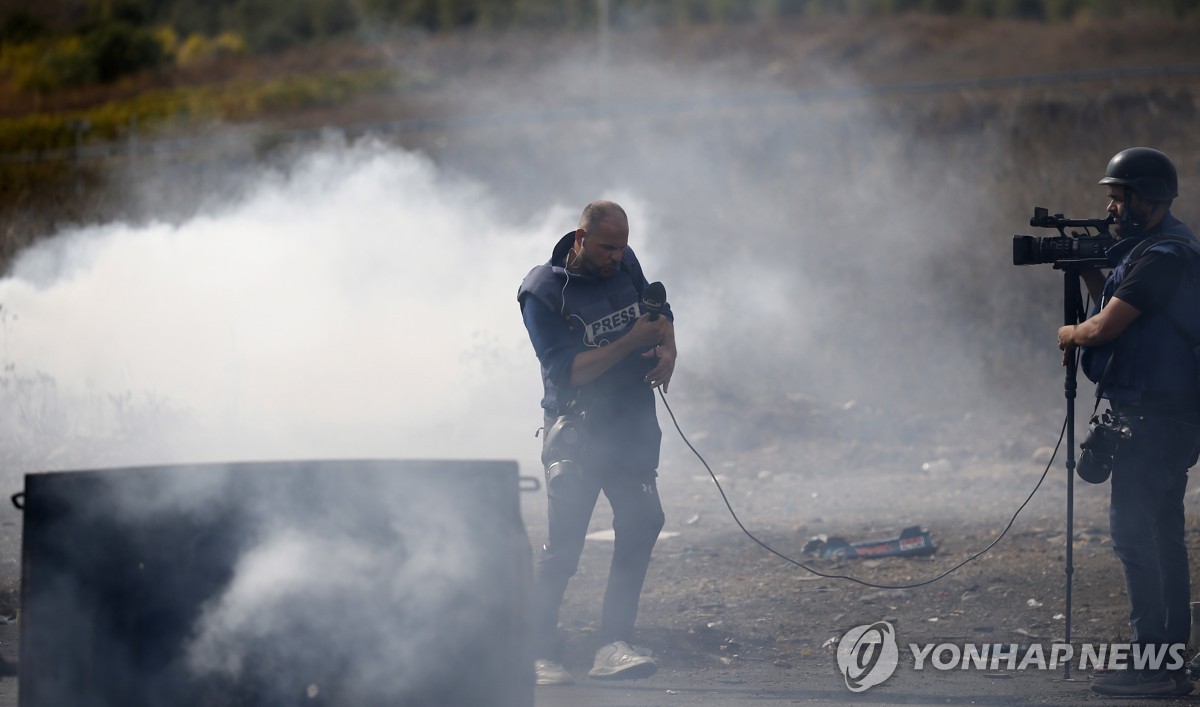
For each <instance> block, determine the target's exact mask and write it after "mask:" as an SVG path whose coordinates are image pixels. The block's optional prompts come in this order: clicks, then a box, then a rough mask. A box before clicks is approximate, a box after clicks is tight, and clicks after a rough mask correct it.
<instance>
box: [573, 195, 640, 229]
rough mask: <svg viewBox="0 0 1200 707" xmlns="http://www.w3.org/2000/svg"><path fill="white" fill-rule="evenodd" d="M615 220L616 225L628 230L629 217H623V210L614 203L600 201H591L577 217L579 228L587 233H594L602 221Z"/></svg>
mask: <svg viewBox="0 0 1200 707" xmlns="http://www.w3.org/2000/svg"><path fill="white" fill-rule="evenodd" d="M608 220H616V221H618V222H619V223H618V225H620V226H624V227H625V228H626V229H628V228H629V217H628V216H626V215H625V209H622V208H621V205H620V204H618V203H617V202H615V201H607V200H604V199H600V200H597V201H593V202H592V203H590V204H588V205H587V206H585V207H583V214H582V215H580V217H579V228H581V229H582V230H584V231H586V232H587V233H594V232H595V230H596V227H597V226H598V225H600V223H601V222H603V221H608Z"/></svg>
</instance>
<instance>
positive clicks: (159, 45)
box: [0, 0, 1200, 95]
mask: <svg viewBox="0 0 1200 707" xmlns="http://www.w3.org/2000/svg"><path fill="white" fill-rule="evenodd" d="M76 5H77V3H69V2H68V1H67V0H53V1H50V2H46V3H43V4H42V5H41V6H39V7H40V8H41V9H39V10H38V12H41V13H44V15H45V17H42V16H39V15H37V14H34V13H32V12H29V11H25V10H20V11H14V12H11V13H9V14H8V15H7V16H5V17H2V18H0V79H7V80H9V81H11V82H12V84H13V86H14V87H15V88H17V89H18V90H19V91H22V92H25V93H31V94H38V95H44V94H48V93H52V92H55V91H58V90H61V89H64V88H72V87H77V86H82V85H88V84H95V83H106V82H111V81H114V80H116V79H118V78H120V77H122V76H126V75H129V74H134V73H137V72H141V71H145V70H153V69H160V68H163V67H166V66H169V65H171V64H176V63H177V64H180V65H185V66H186V65H194V64H196V63H198V62H202V61H206V60H209V59H211V58H214V57H219V56H226V55H231V54H241V53H246V52H253V53H256V54H270V53H273V52H278V51H281V50H283V49H287V48H289V47H292V46H294V45H297V44H301V43H308V42H315V41H323V40H327V39H331V38H335V37H341V36H345V35H348V34H349V33H352V32H354V31H355V30H357V29H358V28H359V27H361V26H363V25H370V26H372V27H376V26H385V27H387V26H391V27H408V28H418V29H422V30H425V31H431V32H451V31H464V30H480V31H489V30H492V31H494V30H504V29H510V28H514V27H528V28H554V29H578V28H582V27H588V26H593V25H594V24H595V23H596V22H597V21H598V19H599V15H600V13H601V12H602V8H603V7H607V8H608V17H609V21H610V22H612V23H613V25H614V26H617V27H621V26H631V25H640V24H646V23H653V24H657V25H660V26H667V25H681V24H709V23H737V22H752V21H764V20H766V21H772V20H778V19H782V18H788V17H808V16H821V15H855V16H886V15H894V14H900V13H936V14H947V15H975V16H981V17H995V18H1023V19H1033V20H1044V21H1061V20H1069V19H1071V18H1074V17H1076V16H1079V15H1081V14H1088V15H1092V16H1099V17H1110V16H1118V15H1121V14H1123V13H1125V12H1130V11H1136V12H1141V13H1158V14H1163V13H1165V14H1169V15H1172V16H1175V17H1181V18H1182V17H1186V16H1189V15H1195V14H1198V13H1200V0H1146V1H1144V2H1131V1H1130V0H607V2H606V1H605V0H356V1H355V2H352V1H351V0H205V1H203V2H195V1H194V0H90V2H89V3H87V5H86V10H85V11H83V12H82V13H80V12H71V11H70V10H71V8H73V7H75V6H76ZM63 17H67V18H71V19H69V20H65V21H64V20H63V19H62V18H63ZM56 23H57V26H56Z"/></svg>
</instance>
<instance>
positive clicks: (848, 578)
mask: <svg viewBox="0 0 1200 707" xmlns="http://www.w3.org/2000/svg"><path fill="white" fill-rule="evenodd" d="M658 396H659V397H660V398H662V401H663V405H665V406H666V408H667V414H669V415H670V416H671V422H672V423H673V424H674V425H675V430H676V431H677V432H679V437H680V438H681V439H683V443H684V444H686V445H687V447H688V449H690V450H692V454H695V455H696V458H697V459H699V460H700V463H701V464H703V465H704V468H705V470H706V471H708V475H709V476H711V477H712V480H713V483H714V484H716V485H717V491H718V492H720V494H721V500H722V501H724V502H725V507H726V508H728V509H729V515H731V516H733V522H735V523H737V526H738V528H740V529H741V531H742V532H743V533H745V535H746V537H748V538H750V539H751V540H753V541H754V542H755V543H757V544H758V545H759V546H760V547H761V548H762V549H764V550H766V551H767V552H769V553H771V554H772V555H775V556H776V557H778V558H779V559H781V560H783V561H784V562H787V563H788V564H792V565H795V566H796V567H799V568H800V569H802V570H805V571H807V572H811V573H812V574H815V575H817V576H818V577H824V578H826V579H844V580H846V581H848V582H854V583H856V584H861V585H863V586H864V587H872V588H874V589H916V588H917V587H924V586H925V585H927V584H933V583H934V582H937V581H938V580H941V579H943V578H945V577H947V576H949V575H950V574H952V573H953V572H957V571H958V570H959V569H960V568H962V567H963V566H965V565H966V564H967V563H969V562H972V561H974V560H976V559H978V558H979V557H981V556H983V555H984V554H985V553H987V552H988V551H989V550H991V549H992V548H993V547H995V546H996V543H998V542H1000V540H1002V539H1003V538H1004V536H1005V535H1007V534H1008V531H1009V530H1010V529H1011V528H1012V527H1013V523H1015V522H1016V521H1017V516H1019V515H1020V514H1021V511H1023V510H1025V506H1027V505H1029V502H1030V501H1031V500H1033V496H1034V494H1036V493H1037V492H1038V489H1040V488H1041V487H1042V483H1043V482H1044V481H1045V480H1046V476H1047V475H1048V474H1049V473H1050V468H1051V467H1052V466H1053V465H1054V459H1055V458H1056V457H1058V449H1059V447H1061V446H1062V441H1063V437H1064V436H1065V435H1066V433H1067V421H1066V419H1064V420H1063V426H1062V430H1060V431H1059V433H1058V443H1057V444H1055V445H1054V453H1053V454H1051V455H1050V461H1048V462H1046V468H1045V469H1044V470H1043V471H1042V476H1041V478H1039V479H1038V482H1037V484H1036V485H1035V486H1034V487H1033V490H1032V491H1030V492H1029V496H1028V497H1026V498H1025V501H1024V502H1022V503H1021V505H1020V507H1018V508H1017V510H1016V512H1015V513H1013V515H1012V518H1010V519H1009V521H1008V525H1006V526H1004V530H1002V531H1000V534H999V535H997V536H996V539H995V540H993V541H992V542H991V543H989V544H988V546H987V547H985V548H983V549H982V550H980V551H979V552H976V553H975V554H973V555H971V556H970V557H968V558H967V559H965V560H963V561H962V562H960V563H958V564H957V565H955V566H953V567H951V568H950V569H948V570H946V571H945V572H943V573H941V574H939V575H938V576H936V577H933V578H932V579H927V580H925V581H923V582H916V583H914V584H876V583H874V582H868V581H866V580H862V579H858V578H857V577H851V576H849V575H844V574H828V573H825V572H821V571H820V570H817V569H813V568H812V567H809V566H808V565H806V564H804V563H803V562H800V561H799V560H795V559H792V558H791V557H788V556H787V555H785V554H783V553H782V552H779V551H778V550H776V549H775V548H773V547H771V546H770V545H768V544H766V543H765V542H763V541H762V540H759V539H758V538H757V537H755V536H754V534H753V533H751V532H750V531H749V530H747V529H746V526H745V525H743V524H742V521H741V519H740V518H738V515H737V513H736V512H735V511H734V510H733V505H732V504H731V503H730V502H729V497H728V496H726V495H725V489H723V488H721V482H720V481H718V480H717V475H716V474H714V473H713V470H712V468H711V467H710V466H709V465H708V462H707V461H705V460H704V457H703V456H702V455H701V454H700V452H698V451H696V448H695V447H694V446H692V443H691V442H690V441H688V438H687V435H685V434H684V433H683V430H682V429H680V427H679V421H678V420H676V419H675V412H674V411H673V410H671V406H670V404H668V403H667V396H666V395H665V394H663V392H662V389H661V388H659V390H658Z"/></svg>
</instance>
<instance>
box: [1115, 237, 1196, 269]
mask: <svg viewBox="0 0 1200 707" xmlns="http://www.w3.org/2000/svg"><path fill="white" fill-rule="evenodd" d="M1160 243H1177V244H1179V245H1181V246H1184V247H1185V248H1188V249H1189V250H1191V251H1192V252H1193V253H1195V254H1196V255H1200V241H1197V240H1196V239H1195V238H1188V237H1187V236H1180V235H1176V234H1173V233H1168V234H1163V235H1161V236H1159V237H1157V238H1147V239H1146V240H1144V241H1142V242H1141V243H1138V244H1137V245H1136V246H1134V248H1133V251H1131V252H1130V253H1129V264H1130V265H1132V264H1133V263H1134V262H1135V261H1136V260H1137V259H1138V258H1140V257H1142V254H1144V253H1145V252H1146V251H1147V250H1149V249H1150V248H1153V247H1154V246H1156V245H1158V244H1160Z"/></svg>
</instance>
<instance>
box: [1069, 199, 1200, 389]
mask: <svg viewBox="0 0 1200 707" xmlns="http://www.w3.org/2000/svg"><path fill="white" fill-rule="evenodd" d="M1164 236H1166V237H1173V238H1187V239H1191V240H1193V241H1194V240H1195V237H1194V236H1193V235H1192V232H1191V230H1190V229H1189V228H1188V227H1187V226H1186V225H1184V224H1183V223H1182V222H1181V221H1179V219H1177V218H1175V217H1174V216H1172V215H1170V214H1167V216H1166V217H1165V218H1164V219H1163V221H1162V223H1160V224H1159V225H1158V226H1156V227H1155V228H1154V229H1152V230H1151V231H1150V232H1148V233H1147V234H1145V236H1143V237H1141V238H1132V239H1121V240H1118V241H1117V242H1116V243H1115V244H1114V245H1113V246H1112V247H1111V248H1109V249H1108V258H1109V262H1111V263H1114V267H1113V270H1112V272H1110V273H1109V274H1108V278H1107V279H1106V280H1105V281H1104V290H1103V294H1102V296H1101V298H1100V301H1099V302H1097V303H1095V305H1094V306H1093V308H1092V312H1091V314H1090V315H1089V316H1095V315H1096V314H1098V313H1099V312H1100V310H1101V309H1102V308H1103V306H1104V304H1106V303H1107V302H1108V300H1109V299H1110V298H1111V297H1112V296H1113V293H1114V292H1116V290H1117V287H1119V286H1120V284H1121V282H1122V280H1124V279H1125V276H1126V274H1127V273H1128V272H1129V269H1130V267H1131V265H1132V259H1131V255H1132V254H1133V251H1134V249H1135V248H1137V247H1138V245H1139V244H1141V243H1143V242H1145V241H1147V240H1149V241H1154V240H1157V239H1160V238H1163V237H1164ZM1144 250H1145V251H1156V252H1167V253H1171V254H1173V255H1175V256H1176V257H1179V258H1183V259H1184V260H1185V261H1186V262H1187V263H1188V264H1189V266H1188V268H1187V270H1186V272H1185V274H1184V276H1183V279H1182V281H1181V282H1180V285H1179V289H1178V291H1177V292H1176V293H1175V295H1174V296H1173V297H1171V299H1170V300H1169V301H1168V302H1167V304H1166V306H1165V307H1164V309H1163V311H1160V312H1155V313H1153V314H1143V315H1142V316H1140V317H1138V318H1137V319H1135V320H1134V321H1133V323H1132V324H1130V325H1129V328H1128V329H1126V330H1125V331H1123V332H1122V333H1121V335H1120V336H1118V337H1117V338H1116V339H1114V340H1113V341H1111V342H1109V343H1107V344H1105V345H1103V346H1097V347H1084V349H1083V354H1082V359H1081V366H1082V368H1083V372H1084V374H1085V375H1086V376H1087V377H1088V378H1089V379H1090V380H1092V381H1093V382H1096V383H1099V385H1098V386H1097V390H1096V396H1097V397H1102V398H1107V399H1109V400H1111V401H1113V402H1116V403H1118V404H1125V405H1139V404H1151V403H1155V404H1158V403H1164V402H1165V403H1168V404H1171V405H1175V406H1179V407H1184V408H1191V409H1195V407H1196V405H1197V403H1198V402H1200V388H1198V386H1197V380H1198V378H1197V373H1198V370H1197V358H1196V355H1195V354H1194V353H1193V351H1192V347H1191V345H1190V344H1189V343H1188V341H1187V339H1186V338H1185V335H1184V333H1182V332H1181V331H1180V328H1182V329H1183V330H1184V331H1185V332H1187V337H1188V338H1191V339H1192V340H1193V341H1194V342H1200V280H1198V275H1200V255H1197V253H1196V251H1195V250H1193V249H1192V248H1190V247H1189V246H1187V245H1185V244H1182V243H1174V242H1171V241H1170V240H1163V241H1162V242H1160V243H1154V244H1153V245H1150V246H1149V247H1147V248H1145V249H1144ZM1172 320H1174V323H1173V321H1172ZM1110 361H1111V370H1108V371H1107V373H1106V368H1109V367H1110V366H1109V363H1110Z"/></svg>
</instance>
